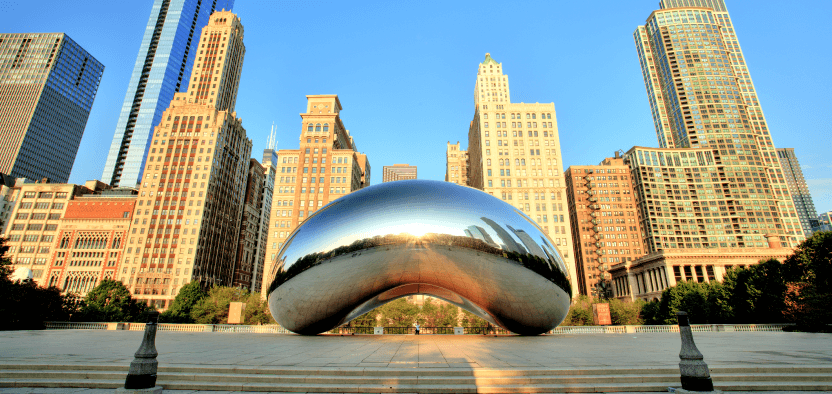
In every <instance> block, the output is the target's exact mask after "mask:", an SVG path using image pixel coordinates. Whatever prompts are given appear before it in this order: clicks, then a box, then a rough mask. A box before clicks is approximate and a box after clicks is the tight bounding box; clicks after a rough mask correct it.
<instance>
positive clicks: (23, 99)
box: [0, 33, 104, 182]
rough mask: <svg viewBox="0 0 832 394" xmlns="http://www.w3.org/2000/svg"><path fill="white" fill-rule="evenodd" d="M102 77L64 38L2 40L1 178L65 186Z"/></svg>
mask: <svg viewBox="0 0 832 394" xmlns="http://www.w3.org/2000/svg"><path fill="white" fill-rule="evenodd" d="M103 73H104V65H102V64H101V62H99V61H98V60H96V59H95V58H94V57H93V56H92V55H90V53H89V52H87V51H86V50H84V48H81V46H80V45H78V44H77V43H76V42H75V41H73V40H72V39H71V38H69V36H67V35H66V34H64V33H43V34H41V33H25V34H15V33H6V34H0V97H2V100H0V130H1V131H2V138H0V173H4V174H8V175H10V176H12V177H16V178H29V179H38V180H40V179H43V178H47V179H49V180H50V181H51V182H66V181H67V180H68V179H69V173H70V172H71V171H72V165H73V163H74V162H75V155H76V154H77V153H78V145H79V144H80V143H81V136H82V135H83V134H84V128H85V127H86V126H87V119H88V118H89V114H90V109H92V103H93V100H95V94H96V92H97V91H98V84H99V82H100V81H101V75H102V74H103Z"/></svg>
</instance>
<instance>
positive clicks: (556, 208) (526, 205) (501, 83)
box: [468, 53, 578, 294]
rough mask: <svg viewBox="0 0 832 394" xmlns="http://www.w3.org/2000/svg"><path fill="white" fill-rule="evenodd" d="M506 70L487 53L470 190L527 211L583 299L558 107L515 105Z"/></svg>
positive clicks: (479, 83)
mask: <svg viewBox="0 0 832 394" xmlns="http://www.w3.org/2000/svg"><path fill="white" fill-rule="evenodd" d="M509 98H510V94H509V88H508V76H507V75H505V74H503V70H502V64H501V63H497V62H496V61H494V59H492V58H491V55H490V54H488V53H486V54H485V60H484V61H483V62H482V63H480V65H479V68H478V71H477V80H476V86H475V91H474V104H475V111H474V119H473V120H472V121H471V125H470V128H469V129H468V185H469V186H472V187H475V188H478V189H481V190H483V191H485V192H486V193H489V194H491V195H493V196H495V197H497V198H501V199H502V200H504V201H505V202H507V203H509V204H511V205H514V206H515V207H517V209H519V210H521V211H523V212H524V213H526V215H528V216H529V217H530V218H532V219H533V220H535V221H536V222H537V224H538V225H539V226H540V227H541V228H543V230H544V231H545V232H546V234H548V235H549V237H550V238H552V240H553V241H554V242H555V244H556V245H557V247H558V250H559V251H560V252H561V254H562V255H563V258H564V260H565V263H566V264H567V266H568V267H569V275H570V278H571V280H572V281H573V283H572V287H573V289H572V291H573V293H574V294H577V290H578V284H577V282H576V278H577V277H576V270H575V260H574V258H573V252H572V249H573V246H572V237H571V236H570V234H569V227H570V225H569V214H568V213H567V211H566V209H567V208H568V205H567V201H566V184H565V182H564V180H563V167H562V166H561V155H560V140H559V137H558V127H557V118H556V116H555V104H554V103H548V104H539V103H534V104H528V103H512V102H511V101H510V99H509Z"/></svg>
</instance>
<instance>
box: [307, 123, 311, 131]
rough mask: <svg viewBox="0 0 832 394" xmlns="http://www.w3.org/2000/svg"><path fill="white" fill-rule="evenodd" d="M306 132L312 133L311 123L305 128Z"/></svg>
mask: <svg viewBox="0 0 832 394" xmlns="http://www.w3.org/2000/svg"><path fill="white" fill-rule="evenodd" d="M306 131H312V123H310V124H309V126H307V127H306Z"/></svg>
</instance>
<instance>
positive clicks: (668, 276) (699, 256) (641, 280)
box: [610, 236, 792, 301]
mask: <svg viewBox="0 0 832 394" xmlns="http://www.w3.org/2000/svg"><path fill="white" fill-rule="evenodd" d="M791 254H792V249H791V248H789V247H781V246H780V245H779V239H778V238H777V237H776V236H774V237H773V239H772V243H771V244H770V246H768V247H759V248H758V247H754V248H742V249H740V248H716V249H702V248H692V249H665V250H661V251H658V252H654V253H650V254H648V255H646V256H643V257H642V258H640V259H638V260H634V261H629V262H626V263H620V264H616V265H614V266H613V267H612V268H611V269H610V274H611V276H612V290H613V296H614V297H616V298H618V299H621V300H629V301H632V300H636V299H641V300H644V301H655V300H658V299H660V298H661V294H662V291H664V289H666V288H668V287H673V286H676V284H677V283H679V282H684V281H694V282H700V283H702V282H713V281H717V282H722V280H723V278H724V277H725V273H726V271H728V270H729V269H731V268H734V267H742V268H748V267H749V266H752V265H754V264H757V263H759V262H760V261H761V260H768V259H777V260H779V261H783V260H785V259H786V258H787V257H789V255H791Z"/></svg>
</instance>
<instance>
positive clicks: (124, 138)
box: [101, 0, 234, 187]
mask: <svg viewBox="0 0 832 394" xmlns="http://www.w3.org/2000/svg"><path fill="white" fill-rule="evenodd" d="M233 4H234V0H155V1H154V2H153V7H152V8H151V11H150V18H149V20H148V21H147V27H146V28H145V32H144V37H143V38H142V43H141V46H140V47H139V54H138V56H137V57H136V64H135V66H134V67H133V74H132V76H131V77H130V84H129V85H128V87H127V93H126V94H125V97H124V104H123V105H122V108H121V114H120V115H119V118H118V123H117V124H116V130H115V134H114V135H113V142H112V144H111V145H110V152H109V154H108V155H107V161H106V163H105V164H104V173H103V175H102V176H101V180H102V181H104V182H107V183H109V184H111V185H113V186H118V185H121V186H126V187H133V186H135V185H136V184H137V183H139V181H140V180H141V177H142V173H143V170H144V164H145V160H146V159H147V156H148V153H149V150H150V138H151V134H152V132H153V128H154V127H155V126H156V125H158V124H159V122H160V121H161V120H162V112H163V111H164V110H165V108H167V106H168V104H169V103H170V102H171V99H173V95H174V93H176V92H179V91H180V90H182V88H184V87H186V86H188V84H189V83H188V82H189V81H190V79H191V68H192V66H193V64H194V60H195V59H196V58H197V57H202V56H199V55H201V54H198V53H197V52H200V50H201V51H206V50H207V49H204V48H200V50H197V49H196V48H195V47H194V45H195V44H196V43H197V42H198V41H199V36H198V34H199V31H200V30H201V29H202V28H203V27H204V26H205V25H206V24H208V17H209V16H210V15H211V14H212V13H213V12H214V11H215V10H218V9H224V10H231V7H232V6H233ZM194 34H196V35H197V36H196V37H195V36H194ZM209 45H211V44H209ZM215 55H216V54H215ZM203 79H204V78H203ZM200 82H203V83H205V82H207V81H200Z"/></svg>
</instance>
